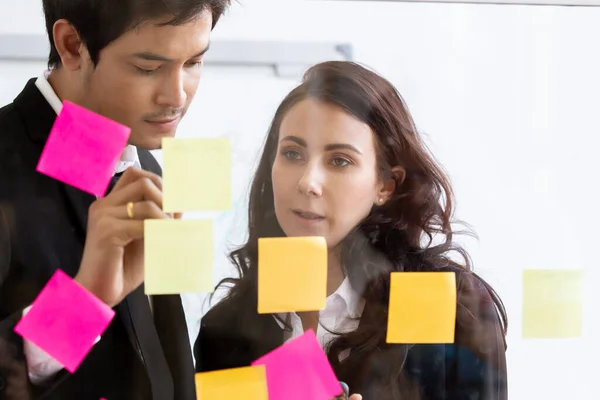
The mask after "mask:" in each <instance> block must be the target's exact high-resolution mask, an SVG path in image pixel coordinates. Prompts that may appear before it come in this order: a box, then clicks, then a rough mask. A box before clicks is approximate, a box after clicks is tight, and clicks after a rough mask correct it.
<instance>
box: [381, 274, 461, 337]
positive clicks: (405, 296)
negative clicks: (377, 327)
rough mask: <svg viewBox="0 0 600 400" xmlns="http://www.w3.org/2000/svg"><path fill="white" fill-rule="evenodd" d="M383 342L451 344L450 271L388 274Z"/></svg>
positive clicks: (453, 283) (453, 285)
mask: <svg viewBox="0 0 600 400" xmlns="http://www.w3.org/2000/svg"><path fill="white" fill-rule="evenodd" d="M390 280H391V283H390V305H389V313H388V329H387V338H386V342H387V343H405V344H434V343H454V326H455V324H456V276H455V274H454V272H392V273H391V276H390Z"/></svg>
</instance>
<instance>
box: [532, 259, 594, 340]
mask: <svg viewBox="0 0 600 400" xmlns="http://www.w3.org/2000/svg"><path fill="white" fill-rule="evenodd" d="M582 286H583V271H581V270H575V269H563V270H551V269H548V270H526V271H523V337H524V338H571V337H579V336H581V330H582V303H583V292H582Z"/></svg>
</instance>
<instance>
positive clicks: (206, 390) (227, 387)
mask: <svg viewBox="0 0 600 400" xmlns="http://www.w3.org/2000/svg"><path fill="white" fill-rule="evenodd" d="M196 397H197V398H198V399H202V400H223V399H244V400H268V399H269V395H268V392H267V375H266V370H265V367H264V365H257V366H255V367H241V368H232V369H224V370H219V371H211V372H201V373H199V374H196Z"/></svg>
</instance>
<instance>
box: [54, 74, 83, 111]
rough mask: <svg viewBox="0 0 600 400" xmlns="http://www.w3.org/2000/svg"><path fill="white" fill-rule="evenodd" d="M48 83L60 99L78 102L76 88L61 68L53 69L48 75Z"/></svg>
mask: <svg viewBox="0 0 600 400" xmlns="http://www.w3.org/2000/svg"><path fill="white" fill-rule="evenodd" d="M48 83H50V86H52V89H54V92H55V93H56V95H57V96H58V98H59V99H60V100H61V101H65V100H66V101H70V102H72V103H75V104H79V103H80V102H79V101H78V100H79V96H78V90H77V89H76V88H74V87H73V81H70V80H69V77H68V76H66V71H64V69H62V68H58V69H54V70H52V71H51V72H50V74H49V75H48Z"/></svg>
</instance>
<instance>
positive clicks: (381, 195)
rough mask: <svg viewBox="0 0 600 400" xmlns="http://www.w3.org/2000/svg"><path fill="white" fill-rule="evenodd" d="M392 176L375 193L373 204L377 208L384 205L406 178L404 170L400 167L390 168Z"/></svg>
mask: <svg viewBox="0 0 600 400" xmlns="http://www.w3.org/2000/svg"><path fill="white" fill-rule="evenodd" d="M392 174H393V175H394V176H393V177H392V178H390V179H387V180H386V181H385V182H383V184H382V185H381V187H380V188H379V190H378V192H377V199H376V200H375V204H376V205H378V206H382V205H384V204H385V203H386V202H387V201H388V200H389V199H390V197H392V195H393V194H394V191H395V190H396V188H397V187H398V186H400V185H402V183H403V182H404V179H405V178H406V169H404V167H400V166H397V167H394V168H392Z"/></svg>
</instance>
